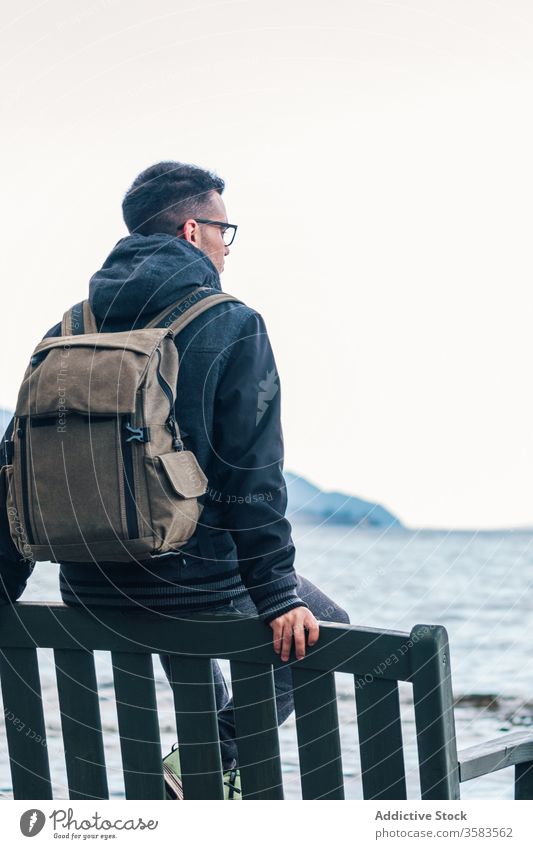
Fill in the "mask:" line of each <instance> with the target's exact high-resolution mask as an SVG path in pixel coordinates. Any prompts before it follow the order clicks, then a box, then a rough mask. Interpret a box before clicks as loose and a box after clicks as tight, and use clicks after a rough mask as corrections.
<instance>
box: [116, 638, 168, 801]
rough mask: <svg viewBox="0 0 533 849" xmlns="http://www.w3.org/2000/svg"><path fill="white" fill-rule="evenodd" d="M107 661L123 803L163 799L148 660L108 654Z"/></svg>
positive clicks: (151, 673)
mask: <svg viewBox="0 0 533 849" xmlns="http://www.w3.org/2000/svg"><path fill="white" fill-rule="evenodd" d="M111 657H112V661H113V680H114V682H115V696H116V703H117V714H118V728H119V733H120V748H121V752H122V766H123V770H124V785H125V788H126V799H164V798H165V784H164V780H163V759H162V754H161V740H160V737H159V723H158V716H157V702H156V696H155V683H154V671H153V666H152V656H151V655H150V654H134V653H133V652H112V655H111Z"/></svg>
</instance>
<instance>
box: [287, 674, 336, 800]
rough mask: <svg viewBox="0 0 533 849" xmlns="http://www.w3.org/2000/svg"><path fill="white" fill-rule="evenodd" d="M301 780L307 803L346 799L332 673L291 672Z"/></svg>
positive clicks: (303, 794) (303, 795)
mask: <svg viewBox="0 0 533 849" xmlns="http://www.w3.org/2000/svg"><path fill="white" fill-rule="evenodd" d="M292 680H293V684H294V706H295V710H296V731H297V735H298V752H299V758H300V778H301V783H302V797H303V798H304V799H344V780H343V776H342V757H341V741H340V736H339V717H338V713H337V694H336V690H335V675H334V673H333V672H315V671H314V670H309V669H302V668H300V667H298V666H293V668H292Z"/></svg>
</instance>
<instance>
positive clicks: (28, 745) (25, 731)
mask: <svg viewBox="0 0 533 849" xmlns="http://www.w3.org/2000/svg"><path fill="white" fill-rule="evenodd" d="M0 678H1V681H2V699H3V702H4V719H5V725H6V734H7V745H8V750H9V761H10V767H11V778H12V781H13V796H14V798H15V799H51V798H52V786H51V782H50V767H49V764H48V751H47V748H46V731H45V724H44V714H43V702H42V696H41V681H40V677H39V664H38V660H37V651H36V649H35V648H32V649H29V648H28V649H22V648H4V649H0Z"/></svg>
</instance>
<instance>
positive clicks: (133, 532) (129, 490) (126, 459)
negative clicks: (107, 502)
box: [120, 415, 139, 539]
mask: <svg viewBox="0 0 533 849" xmlns="http://www.w3.org/2000/svg"><path fill="white" fill-rule="evenodd" d="M129 418H130V417H129V416H128V415H125V416H122V426H121V428H120V441H121V445H122V468H123V474H124V503H125V506H126V525H127V527H128V539H138V538H139V523H138V521H137V507H136V505H135V482H134V478H133V454H132V447H131V442H128V439H127V437H128V431H127V430H126V425H127V424H128V423H129Z"/></svg>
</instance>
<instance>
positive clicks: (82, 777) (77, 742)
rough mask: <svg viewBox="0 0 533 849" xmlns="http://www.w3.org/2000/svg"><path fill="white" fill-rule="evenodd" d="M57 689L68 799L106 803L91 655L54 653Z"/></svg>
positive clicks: (105, 778) (67, 652)
mask: <svg viewBox="0 0 533 849" xmlns="http://www.w3.org/2000/svg"><path fill="white" fill-rule="evenodd" d="M54 657H55V664H56V678H57V689H58V694H59V707H60V711H61V728H62V730H63V743H64V748H65V762H66V767H67V778H68V787H69V798H70V799H108V798H109V792H108V787H107V774H106V765H105V755H104V744H103V739H102V725H101V720H100V704H99V701H98V685H97V682H96V671H95V667H94V655H93V653H92V652H87V651H83V650H82V651H71V650H70V649H56V650H55V651H54Z"/></svg>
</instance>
